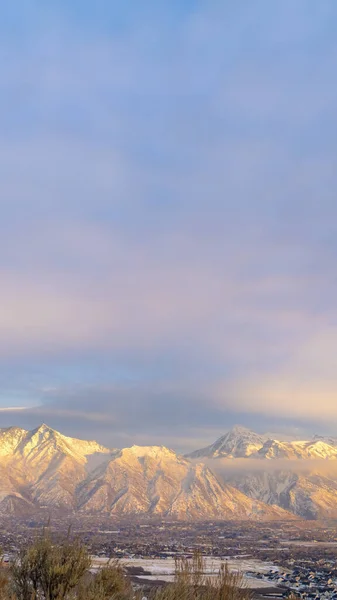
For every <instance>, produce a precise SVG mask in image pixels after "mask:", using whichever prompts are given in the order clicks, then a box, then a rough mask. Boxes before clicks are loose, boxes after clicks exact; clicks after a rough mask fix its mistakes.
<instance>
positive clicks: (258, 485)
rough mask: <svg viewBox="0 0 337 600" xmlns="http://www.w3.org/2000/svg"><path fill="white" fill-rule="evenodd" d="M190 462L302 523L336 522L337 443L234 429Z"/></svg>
mask: <svg viewBox="0 0 337 600" xmlns="http://www.w3.org/2000/svg"><path fill="white" fill-rule="evenodd" d="M189 458H190V459H197V460H205V461H206V462H207V464H208V465H211V466H212V468H213V470H215V472H216V473H217V474H218V476H220V475H221V477H222V479H223V480H224V481H226V482H227V483H229V484H230V485H232V486H233V487H235V488H236V489H239V490H240V491H242V492H243V493H244V494H246V495H247V496H249V497H250V498H255V499H257V500H260V501H262V502H265V503H267V504H270V505H277V506H279V507H280V508H283V509H284V510H287V511H290V512H292V513H293V514H295V515H297V516H299V517H302V518H305V519H320V518H333V519H335V518H337V463H336V462H335V461H336V458H337V439H336V438H333V437H323V436H319V435H315V436H313V438H312V439H309V440H297V439H296V440H293V441H283V440H277V439H271V438H270V437H269V436H268V435H260V434H257V433H255V432H253V431H251V430H249V429H246V428H245V427H240V426H236V427H234V428H233V429H231V430H230V431H228V432H227V433H226V434H225V435H223V436H222V437H220V438H219V439H218V440H216V441H215V442H214V443H213V444H211V445H210V446H207V447H206V448H202V449H201V450H196V451H195V452H192V453H191V454H190V455H189Z"/></svg>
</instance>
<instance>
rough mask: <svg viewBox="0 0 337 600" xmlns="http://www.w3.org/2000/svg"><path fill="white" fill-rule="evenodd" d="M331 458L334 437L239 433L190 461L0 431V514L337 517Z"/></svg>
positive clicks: (148, 450) (336, 447) (45, 430)
mask: <svg viewBox="0 0 337 600" xmlns="http://www.w3.org/2000/svg"><path fill="white" fill-rule="evenodd" d="M336 458H337V440H334V439H333V438H329V439H324V438H322V437H319V436H315V437H314V438H313V439H311V440H307V441H299V440H294V441H292V442H289V441H286V442H285V441H280V440H276V439H269V436H264V435H260V434H257V433H255V432H253V431H250V430H248V429H245V428H243V427H234V428H233V429H232V430H230V431H229V432H227V433H226V434H225V435H224V436H222V437H221V438H220V439H218V440H217V441H216V442H215V443H214V444H212V445H210V446H208V447H206V448H203V449H201V450H197V451H195V452H193V453H191V454H190V455H188V456H182V455H179V454H177V453H175V452H174V451H173V450H170V449H168V448H166V447H164V446H132V447H131V448H123V449H116V448H112V449H109V448H106V447H104V446H102V445H101V444H99V443H97V442H95V441H85V440H79V439H75V438H71V437H66V436H64V435H62V434H61V433H59V432H58V431H55V430H54V429H52V428H50V427H48V426H47V425H45V424H42V425H40V426H39V427H37V428H36V429H33V430H32V431H26V430H24V429H21V428H18V427H10V428H6V429H0V513H1V514H5V513H6V514H9V513H10V514H20V515H26V514H30V513H32V512H34V511H38V510H40V509H44V510H45V509H47V510H50V511H51V510H62V511H71V512H76V513H78V514H82V515H86V514H95V515H104V516H116V517H142V518H153V517H161V518H171V519H182V520H196V519H203V520H207V519H221V520H231V519H232V520H240V519H256V520H287V519H296V518H299V517H302V518H303V517H304V518H325V517H333V518H336V517H337V475H336V478H335V477H334V475H333V473H332V472H329V473H328V472H327V469H326V466H327V465H329V468H330V465H333V464H335V472H336V474H337V463H334V461H335V459H336ZM253 459H255V460H253ZM281 459H282V460H281ZM314 459H316V460H314ZM323 459H324V460H323ZM317 463H319V465H324V467H325V468H324V469H321V468H319V466H318V464H317ZM299 465H301V468H300V467H299ZM303 465H305V469H303V468H302V466H303ZM308 465H310V466H308ZM311 465H312V466H311ZM229 466H230V468H228V467H229ZM253 466H254V468H252V467H253ZM271 466H272V468H271ZM236 467H237V468H236ZM331 471H333V469H331Z"/></svg>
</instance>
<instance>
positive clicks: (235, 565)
mask: <svg viewBox="0 0 337 600" xmlns="http://www.w3.org/2000/svg"><path fill="white" fill-rule="evenodd" d="M106 562H107V559H106V558H98V557H93V568H94V569H97V568H99V567H100V566H102V565H103V564H105V563H106ZM120 562H121V563H122V564H124V565H125V566H129V567H142V568H143V569H144V571H147V572H149V573H151V575H139V577H141V578H142V579H148V580H151V581H156V580H160V581H173V578H174V567H175V564H174V559H173V558H164V559H160V558H158V559H152V558H127V559H126V558H125V559H121V561H120ZM222 562H226V563H227V564H228V567H229V568H230V569H231V570H232V571H240V573H242V575H243V576H244V578H245V580H246V583H247V584H248V587H249V588H254V587H255V588H256V587H258V588H260V587H270V585H271V584H270V582H269V581H265V580H262V579H255V578H254V577H249V576H246V575H245V573H246V572H247V571H255V572H259V573H267V572H268V571H270V569H274V570H276V569H277V567H276V566H275V565H274V564H273V563H271V562H262V561H260V560H254V559H246V558H234V559H232V558H231V559H228V560H226V561H221V560H220V559H219V558H213V557H206V574H207V575H209V576H212V575H213V576H215V575H216V574H217V573H218V572H219V569H220V565H221V563H222Z"/></svg>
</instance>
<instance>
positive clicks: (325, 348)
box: [0, 0, 337, 451]
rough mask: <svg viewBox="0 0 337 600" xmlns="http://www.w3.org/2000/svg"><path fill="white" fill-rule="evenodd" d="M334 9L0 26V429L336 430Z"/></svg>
mask: <svg viewBox="0 0 337 600" xmlns="http://www.w3.org/2000/svg"><path fill="white" fill-rule="evenodd" d="M336 27H337V3H336V2H335V0H320V1H319V2H317V0H296V2H294V1H293V0H275V1H274V2H270V0H255V2H251V1H250V0H241V1H240V2H237V1H236V0H235V1H234V0H226V1H223V0H222V1H213V0H207V1H206V0H205V1H202V0H199V1H193V0H179V1H178V0H171V1H170V2H164V1H161V0H144V1H143V2H139V1H138V0H137V1H135V0H129V1H128V2H117V1H115V0H96V1H95V2H89V1H88V0H81V1H79V0H73V1H72V2H68V1H66V0H58V1H57V2H56V1H52V0H46V1H43V2H42V1H41V0H39V1H38V0H29V1H28V0H18V1H17V2H9V3H4V6H3V7H2V18H1V22H0V52H1V61H0V131H1V137H0V190H1V193H0V208H1V219H0V424H1V426H2V427H6V426H9V425H19V426H22V427H25V428H33V427H36V426H37V425H39V423H41V422H46V423H48V424H49V425H50V426H51V427H54V428H56V429H58V430H60V431H62V432H63V433H65V434H67V435H72V436H77V437H84V438H95V439H97V440H99V441H101V442H102V443H105V444H107V445H109V446H111V447H121V446H129V445H132V444H145V445H148V444H165V445H168V446H170V447H173V448H175V449H178V450H179V451H187V450H193V449H196V448H198V447H200V446H203V445H205V444H207V443H210V442H213V441H214V440H215V439H216V438H217V437H218V436H220V435H221V434H222V433H224V431H226V430H227V429H228V428H229V427H231V426H232V425H233V424H235V423H240V424H242V425H245V426H247V427H251V428H253V429H255V430H257V431H261V432H262V431H280V432H281V431H283V432H288V433H289V432H294V433H296V434H297V435H301V433H303V436H304V435H307V434H309V433H314V432H320V433H322V432H323V433H324V432H326V433H335V434H336V432H337V401H336V400H337V312H336V304H337V271H336V259H337V198H336V190H337V111H336V106H337V78H336V73H337V37H336Z"/></svg>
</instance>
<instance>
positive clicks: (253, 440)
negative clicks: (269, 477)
mask: <svg viewBox="0 0 337 600" xmlns="http://www.w3.org/2000/svg"><path fill="white" fill-rule="evenodd" d="M187 456H188V457H189V458H230V459H234V458H267V459H280V458H283V459H284V458H286V459H329V460H330V459H336V458H337V440H335V443H334V441H333V438H322V437H320V436H315V437H314V438H313V439H311V440H305V441H299V440H294V441H281V440H278V439H269V438H268V437H267V436H265V435H261V434H257V433H255V432H254V431H251V430H250V429H246V428H245V427H239V426H235V427H233V429H231V430H230V431H228V432H227V433H225V435H223V436H222V437H220V438H219V439H218V440H216V442H214V444H211V445H210V446H207V447H206V448H201V449H200V450H195V451H194V452H192V453H190V454H189V455H187Z"/></svg>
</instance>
